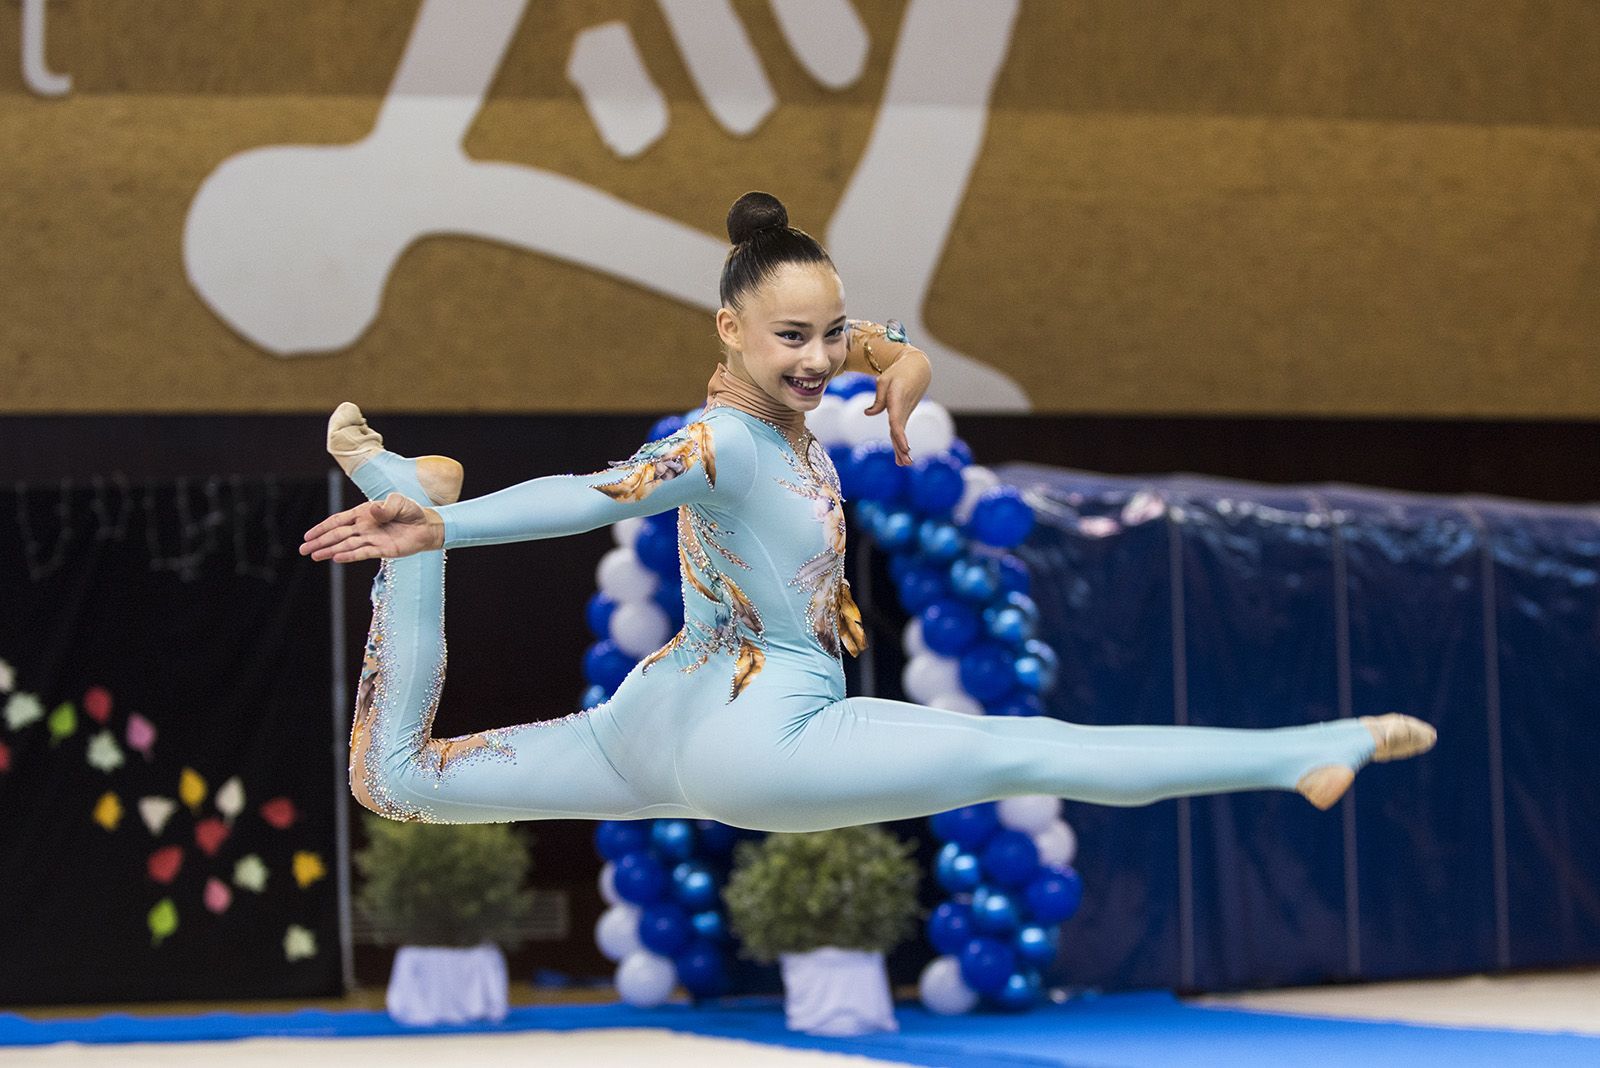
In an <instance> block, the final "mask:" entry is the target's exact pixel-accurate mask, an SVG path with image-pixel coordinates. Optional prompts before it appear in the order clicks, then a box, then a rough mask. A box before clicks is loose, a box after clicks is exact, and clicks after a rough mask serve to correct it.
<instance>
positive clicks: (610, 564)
mask: <svg viewBox="0 0 1600 1068" xmlns="http://www.w3.org/2000/svg"><path fill="white" fill-rule="evenodd" d="M594 574H595V582H596V584H597V585H598V586H599V587H600V592H601V593H603V594H605V595H606V596H607V597H610V598H611V599H612V600H613V601H616V602H617V603H618V604H622V603H625V602H627V601H643V600H645V599H646V598H648V597H649V596H650V595H651V594H652V593H655V592H656V583H657V582H658V581H659V579H658V578H657V577H656V573H655V572H654V571H651V570H650V569H649V568H648V567H645V566H644V564H642V563H640V562H639V558H638V557H637V556H635V555H634V553H633V550H632V549H627V548H623V547H622V546H618V547H617V548H615V549H612V550H611V551H610V552H608V553H606V554H605V555H604V556H602V557H601V558H600V566H599V567H597V568H595V572H594Z"/></svg>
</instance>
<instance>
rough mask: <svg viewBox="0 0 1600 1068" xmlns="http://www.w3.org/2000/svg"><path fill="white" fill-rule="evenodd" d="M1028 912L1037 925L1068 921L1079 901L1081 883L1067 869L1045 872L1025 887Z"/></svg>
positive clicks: (1081, 895) (1080, 900)
mask: <svg viewBox="0 0 1600 1068" xmlns="http://www.w3.org/2000/svg"><path fill="white" fill-rule="evenodd" d="M1025 896H1026V898H1027V901H1028V911H1029V912H1030V913H1031V914H1032V915H1033V918H1034V919H1035V920H1036V921H1038V922H1039V923H1060V922H1061V921H1062V920H1066V919H1071V918H1072V914H1073V913H1075V912H1077V911H1078V905H1079V904H1080V903H1081V902H1082V901H1083V880H1082V879H1081V878H1080V877H1079V876H1078V873H1077V872H1076V871H1074V870H1073V869H1071V868H1045V869H1044V870H1043V871H1042V872H1040V873H1039V875H1038V876H1037V877H1036V878H1035V879H1034V880H1033V881H1032V882H1030V883H1029V884H1028V889H1027V892H1026V895H1025Z"/></svg>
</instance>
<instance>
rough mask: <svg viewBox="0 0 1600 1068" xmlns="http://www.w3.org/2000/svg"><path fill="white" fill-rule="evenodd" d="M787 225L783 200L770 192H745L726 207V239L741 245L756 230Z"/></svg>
mask: <svg viewBox="0 0 1600 1068" xmlns="http://www.w3.org/2000/svg"><path fill="white" fill-rule="evenodd" d="M788 225H789V213H788V212H787V211H785V210H784V207H783V201H781V200H779V199H778V198H777V197H775V196H773V195H772V194H771V193H746V194H745V195H744V196H742V197H740V198H739V199H738V200H735V201H734V202H733V207H731V208H729V209H728V240H729V241H732V242H733V243H734V244H735V245H742V244H744V243H745V242H746V241H748V240H750V238H752V237H754V236H755V234H756V232H757V231H758V230H772V229H781V228H783V227H785V226H788Z"/></svg>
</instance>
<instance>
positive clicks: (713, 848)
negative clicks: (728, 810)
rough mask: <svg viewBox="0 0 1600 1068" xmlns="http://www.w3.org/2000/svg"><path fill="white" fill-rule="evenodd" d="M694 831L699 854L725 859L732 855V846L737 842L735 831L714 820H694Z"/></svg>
mask: <svg viewBox="0 0 1600 1068" xmlns="http://www.w3.org/2000/svg"><path fill="white" fill-rule="evenodd" d="M694 829H695V837H696V838H698V839H699V841H700V850H701V852H703V853H707V854H709V855H710V856H713V857H725V856H727V855H728V854H729V853H732V852H733V844H734V842H736V841H738V832H737V831H735V830H734V829H733V828H732V827H729V826H728V825H727V824H726V823H718V822H717V821H716V820H695V821H694Z"/></svg>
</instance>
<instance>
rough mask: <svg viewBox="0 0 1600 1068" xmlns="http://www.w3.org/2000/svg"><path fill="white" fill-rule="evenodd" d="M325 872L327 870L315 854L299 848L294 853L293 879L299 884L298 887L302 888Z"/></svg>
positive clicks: (326, 872)
mask: <svg viewBox="0 0 1600 1068" xmlns="http://www.w3.org/2000/svg"><path fill="white" fill-rule="evenodd" d="M326 874H328V870H327V869H326V868H324V867H323V866H322V858H321V857H319V856H318V855H317V854H315V853H308V852H306V851H305V850H301V851H300V852H298V853H296V854H295V855H294V881H295V882H297V883H299V884H300V889H302V890H304V889H305V888H306V887H308V886H310V885H311V884H312V883H314V882H316V881H317V880H318V879H320V878H322V877H323V876H324V875H326Z"/></svg>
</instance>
